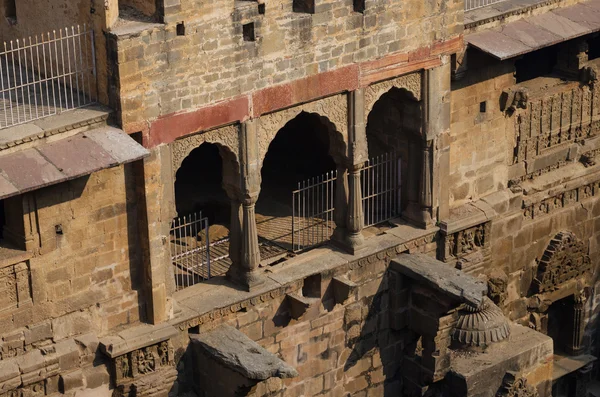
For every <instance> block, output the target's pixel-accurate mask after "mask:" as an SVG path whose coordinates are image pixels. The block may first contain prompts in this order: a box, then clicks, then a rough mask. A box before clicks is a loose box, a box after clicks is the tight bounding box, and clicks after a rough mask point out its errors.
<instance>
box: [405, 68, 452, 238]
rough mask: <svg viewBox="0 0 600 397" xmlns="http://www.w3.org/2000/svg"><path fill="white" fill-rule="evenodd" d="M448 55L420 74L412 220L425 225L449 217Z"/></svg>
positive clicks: (431, 224)
mask: <svg viewBox="0 0 600 397" xmlns="http://www.w3.org/2000/svg"><path fill="white" fill-rule="evenodd" d="M451 75H452V68H451V63H450V57H449V56H444V57H442V65H441V66H438V67H436V68H434V69H430V70H426V71H425V72H424V73H423V81H422V87H423V88H422V92H423V127H424V128H423V129H424V131H423V142H422V145H423V146H422V156H421V180H420V189H419V207H420V208H419V209H418V212H417V213H416V214H413V217H414V219H413V220H414V221H416V222H417V223H418V224H419V225H420V226H422V227H425V228H429V227H433V226H435V224H436V221H439V220H442V219H447V218H448V216H449V201H450V198H449V193H448V192H449V188H448V180H449V165H450V164H449V163H450V157H449V153H450V152H449V146H450V145H449V141H450V140H449V136H450V81H451Z"/></svg>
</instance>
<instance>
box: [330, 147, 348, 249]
mask: <svg viewBox="0 0 600 397" xmlns="http://www.w3.org/2000/svg"><path fill="white" fill-rule="evenodd" d="M336 163H337V180H336V184H335V197H334V200H335V202H334V206H335V209H334V213H333V220H334V221H335V230H334V231H333V235H332V236H331V239H332V241H333V242H336V243H338V244H340V245H342V246H343V245H344V241H345V239H346V235H347V233H348V230H347V229H346V221H347V218H348V169H347V168H346V166H345V165H344V161H343V159H336Z"/></svg>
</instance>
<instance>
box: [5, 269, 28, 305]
mask: <svg viewBox="0 0 600 397" xmlns="http://www.w3.org/2000/svg"><path fill="white" fill-rule="evenodd" d="M31 304H32V300H31V283H30V272H29V263H28V262H20V263H17V264H15V265H11V266H7V267H4V268H2V269H0V311H2V310H9V309H14V308H17V307H23V306H30V305H31Z"/></svg>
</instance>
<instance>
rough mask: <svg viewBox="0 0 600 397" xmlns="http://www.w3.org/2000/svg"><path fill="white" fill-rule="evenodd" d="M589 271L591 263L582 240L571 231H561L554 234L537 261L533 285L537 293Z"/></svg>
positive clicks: (555, 287) (553, 288) (551, 288)
mask: <svg viewBox="0 0 600 397" xmlns="http://www.w3.org/2000/svg"><path fill="white" fill-rule="evenodd" d="M591 272H592V264H591V261H590V257H589V256H588V255H587V248H586V247H585V245H584V244H583V242H582V241H580V240H578V239H577V238H576V237H575V235H574V234H573V233H571V232H567V231H563V232H560V233H558V234H557V235H556V236H554V238H553V239H552V240H551V241H550V244H548V247H547V248H546V251H545V252H544V255H543V256H542V259H541V260H540V261H539V263H538V270H537V274H536V277H535V279H534V280H533V282H534V287H535V289H536V291H537V292H538V293H539V292H546V291H553V290H556V289H557V288H558V287H559V286H560V285H561V284H563V283H565V282H567V281H569V280H572V279H574V278H577V277H581V276H584V275H586V274H590V273H591Z"/></svg>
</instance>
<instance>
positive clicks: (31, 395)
mask: <svg viewBox="0 0 600 397" xmlns="http://www.w3.org/2000/svg"><path fill="white" fill-rule="evenodd" d="M45 395H46V388H45V387H44V381H39V382H35V383H32V384H30V385H27V386H23V387H20V388H18V389H15V390H11V391H8V392H6V393H0V397H41V396H45Z"/></svg>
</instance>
